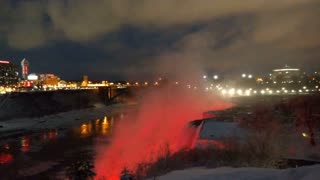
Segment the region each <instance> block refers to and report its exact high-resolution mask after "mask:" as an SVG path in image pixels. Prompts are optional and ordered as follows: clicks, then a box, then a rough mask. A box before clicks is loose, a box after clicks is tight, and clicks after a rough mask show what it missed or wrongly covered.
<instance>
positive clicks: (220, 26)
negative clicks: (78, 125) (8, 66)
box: [0, 0, 320, 80]
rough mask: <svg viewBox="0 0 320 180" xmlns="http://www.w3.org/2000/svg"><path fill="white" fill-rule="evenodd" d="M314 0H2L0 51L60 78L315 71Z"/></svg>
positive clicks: (319, 33)
mask: <svg viewBox="0 0 320 180" xmlns="http://www.w3.org/2000/svg"><path fill="white" fill-rule="evenodd" d="M319 17H320V0H28V1H26V0H1V1H0V59H9V60H12V61H14V62H15V63H20V61H21V60H22V59H23V58H27V59H28V60H29V61H30V69H31V72H36V73H54V74H57V75H59V76H60V77H61V78H62V79H66V80H80V79H81V78H82V76H83V75H84V74H87V75H89V78H90V79H94V80H102V79H110V80H127V79H129V80H135V79H137V80H139V79H141V80H144V79H152V78H154V77H157V76H160V75H161V76H163V75H164V76H167V77H175V78H178V77H183V76H188V75H194V76H199V75H200V74H203V73H206V72H214V73H219V74H220V73H222V74H238V73H239V74H240V73H243V72H252V73H254V74H259V75H260V74H263V73H268V72H269V71H271V69H273V68H278V67H283V66H284V65H285V64H288V65H290V66H292V67H297V68H301V69H305V70H306V71H314V70H320V63H319V62H320V20H319Z"/></svg>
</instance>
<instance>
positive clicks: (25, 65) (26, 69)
mask: <svg viewBox="0 0 320 180" xmlns="http://www.w3.org/2000/svg"><path fill="white" fill-rule="evenodd" d="M21 68H22V79H24V80H27V78H28V74H29V61H28V60H27V59H26V58H24V59H23V60H22V61H21Z"/></svg>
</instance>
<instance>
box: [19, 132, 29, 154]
mask: <svg viewBox="0 0 320 180" xmlns="http://www.w3.org/2000/svg"><path fill="white" fill-rule="evenodd" d="M29 150H30V138H29V137H28V136H23V137H22V138H21V151H23V152H27V151H29Z"/></svg>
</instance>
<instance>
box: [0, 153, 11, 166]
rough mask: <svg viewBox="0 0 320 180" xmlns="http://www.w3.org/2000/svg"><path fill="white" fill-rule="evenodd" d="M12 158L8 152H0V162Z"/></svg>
mask: <svg viewBox="0 0 320 180" xmlns="http://www.w3.org/2000/svg"><path fill="white" fill-rule="evenodd" d="M12 160H13V156H12V155H11V154H9V153H0V164H8V163H10V162H11V161H12Z"/></svg>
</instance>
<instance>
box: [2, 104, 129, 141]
mask: <svg viewBox="0 0 320 180" xmlns="http://www.w3.org/2000/svg"><path fill="white" fill-rule="evenodd" d="M124 106H125V105H120V104H115V105H111V106H105V105H103V104H95V106H94V107H92V108H87V109H81V110H73V111H68V112H63V113H58V114H54V115H49V116H44V117H41V118H19V119H11V120H7V121H1V122H0V137H2V136H6V135H8V134H12V133H17V132H21V131H29V130H40V129H53V128H67V127H70V126H74V125H77V124H81V123H83V122H86V121H88V120H93V119H98V118H102V117H104V116H106V115H111V113H116V112H119V111H121V110H122V108H123V107H124Z"/></svg>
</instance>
